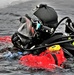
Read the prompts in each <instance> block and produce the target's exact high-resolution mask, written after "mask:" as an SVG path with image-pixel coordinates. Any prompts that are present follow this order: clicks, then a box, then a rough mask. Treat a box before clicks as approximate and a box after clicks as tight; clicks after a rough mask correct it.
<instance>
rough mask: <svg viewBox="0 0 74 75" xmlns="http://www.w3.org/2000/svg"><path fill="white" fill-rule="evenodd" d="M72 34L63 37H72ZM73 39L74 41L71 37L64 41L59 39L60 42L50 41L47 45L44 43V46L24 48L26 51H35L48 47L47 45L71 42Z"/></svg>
mask: <svg viewBox="0 0 74 75" xmlns="http://www.w3.org/2000/svg"><path fill="white" fill-rule="evenodd" d="M71 36H72V37H74V35H71ZM71 36H63V37H61V38H68V37H71ZM72 41H74V39H70V40H68V39H67V40H62V41H59V42H54V43H50V44H47V45H44V46H40V47H36V48H33V49H25V48H23V50H25V51H33V50H38V49H42V48H46V47H49V46H52V45H56V44H63V43H69V42H72Z"/></svg>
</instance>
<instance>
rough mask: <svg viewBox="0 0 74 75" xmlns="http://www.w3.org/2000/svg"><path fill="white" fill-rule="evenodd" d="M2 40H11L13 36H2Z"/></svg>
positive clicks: (0, 38)
mask: <svg viewBox="0 0 74 75" xmlns="http://www.w3.org/2000/svg"><path fill="white" fill-rule="evenodd" d="M0 42H11V36H0Z"/></svg>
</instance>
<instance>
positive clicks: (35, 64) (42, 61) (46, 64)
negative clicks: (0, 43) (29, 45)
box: [20, 48, 66, 69]
mask: <svg viewBox="0 0 74 75" xmlns="http://www.w3.org/2000/svg"><path fill="white" fill-rule="evenodd" d="M52 54H54V55H55V56H56V58H57V65H58V66H60V65H61V64H62V63H64V62H65V61H66V58H65V57H64V53H63V50H62V48H61V49H60V50H59V51H56V52H50V51H49V50H46V51H44V52H42V53H41V54H40V55H32V54H29V55H25V56H22V57H21V58H20V63H21V64H22V65H24V66H29V67H32V68H39V69H54V68H56V62H55V58H54V57H53V55H52Z"/></svg>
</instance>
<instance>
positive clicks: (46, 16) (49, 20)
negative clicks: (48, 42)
mask: <svg viewBox="0 0 74 75" xmlns="http://www.w3.org/2000/svg"><path fill="white" fill-rule="evenodd" d="M34 15H35V16H36V17H37V18H38V19H39V20H41V21H42V23H43V24H44V25H47V26H48V27H51V28H56V27H57V23H58V16H57V13H56V12H55V10H54V9H53V8H52V7H49V6H47V5H44V4H40V6H39V7H38V8H37V9H36V11H35V12H34Z"/></svg>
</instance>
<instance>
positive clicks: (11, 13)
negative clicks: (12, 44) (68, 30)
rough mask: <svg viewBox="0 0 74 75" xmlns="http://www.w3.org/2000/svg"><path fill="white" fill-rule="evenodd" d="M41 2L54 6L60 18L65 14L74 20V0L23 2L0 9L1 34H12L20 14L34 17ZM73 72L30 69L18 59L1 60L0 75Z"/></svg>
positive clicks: (68, 74)
mask: <svg viewBox="0 0 74 75" xmlns="http://www.w3.org/2000/svg"><path fill="white" fill-rule="evenodd" d="M40 3H45V4H48V5H50V6H51V7H53V8H54V9H55V10H56V12H57V13H58V18H59V20H60V19H61V18H63V17H65V16H69V17H70V18H72V20H74V0H32V1H27V2H22V3H20V4H16V5H10V6H8V7H6V8H2V9H0V35H1V36H2V35H12V34H13V33H14V32H15V31H17V29H18V27H19V25H20V22H19V20H18V19H19V18H20V16H23V15H25V14H26V13H27V14H29V15H30V16H31V17H33V9H34V7H35V6H36V5H37V4H40ZM62 30H63V29H62V26H61V31H62ZM73 73H74V72H73V71H72V70H69V71H65V70H62V71H61V70H60V71H59V70H58V71H56V72H52V73H51V72H49V71H46V70H45V71H43V70H31V69H30V70H28V68H26V67H25V68H24V67H22V66H21V65H19V64H18V60H17V61H14V60H13V61H10V62H8V61H6V60H0V75H74V74H73Z"/></svg>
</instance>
